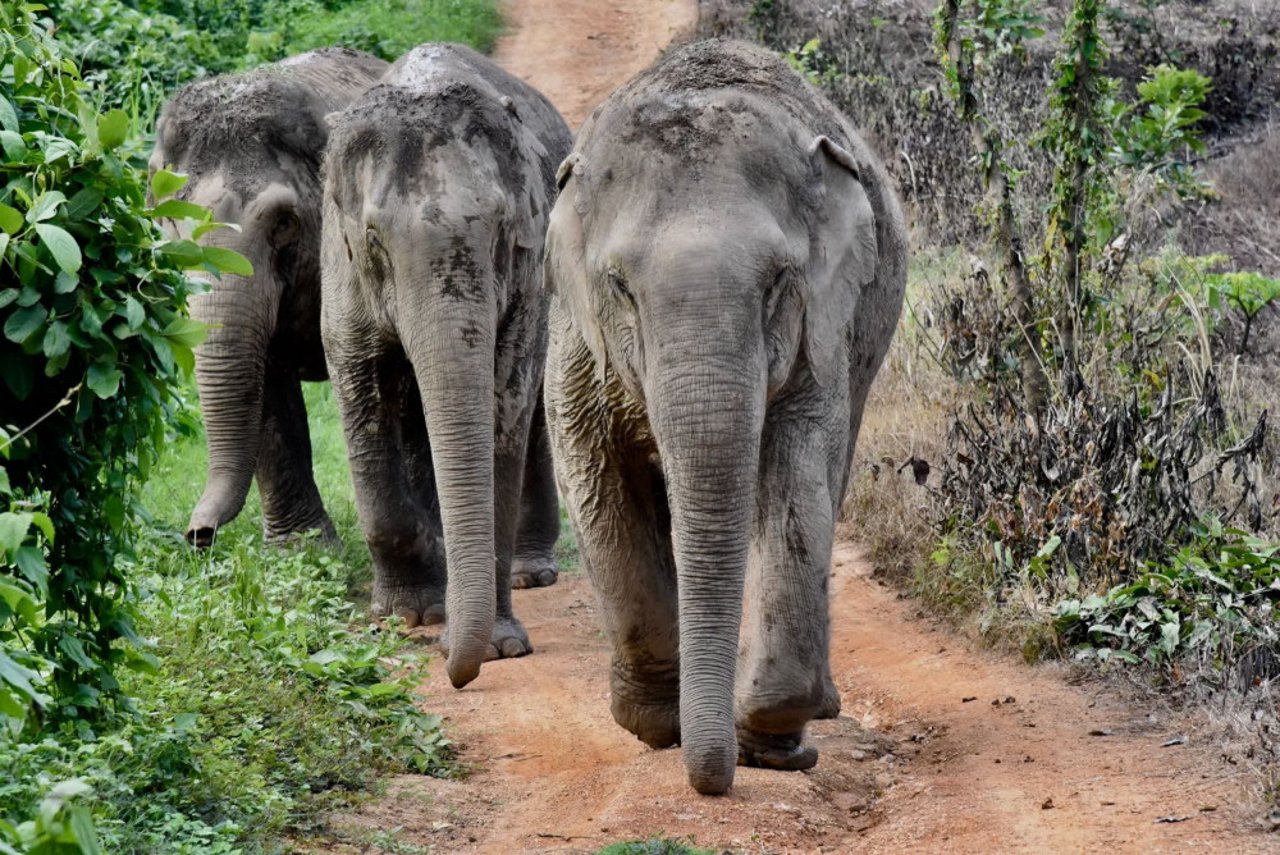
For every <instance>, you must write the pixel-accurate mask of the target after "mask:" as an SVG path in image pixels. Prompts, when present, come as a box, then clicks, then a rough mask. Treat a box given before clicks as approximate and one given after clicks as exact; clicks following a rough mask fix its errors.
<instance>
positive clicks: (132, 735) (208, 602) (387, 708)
mask: <svg viewBox="0 0 1280 855" xmlns="http://www.w3.org/2000/svg"><path fill="white" fill-rule="evenodd" d="M306 397H307V403H308V409H309V412H310V413H311V424H312V437H313V441H314V445H315V452H316V460H317V467H316V468H317V480H318V482H319V483H320V486H321V490H322V492H323V493H324V494H325V495H326V496H327V497H335V498H333V499H330V501H329V509H330V512H331V515H332V516H333V519H334V522H335V525H336V526H337V527H338V529H339V533H340V534H341V536H342V537H343V540H344V543H345V544H346V546H345V547H344V548H341V549H331V548H325V547H321V546H318V545H310V544H307V545H303V546H301V547H298V548H293V549H288V550H285V549H278V548H268V547H264V546H263V545H262V541H261V533H260V531H259V525H260V523H259V512H258V507H257V501H256V494H255V496H254V497H251V500H250V502H249V503H248V505H247V506H246V508H245V510H244V512H243V513H242V514H241V515H240V517H239V518H238V519H237V520H236V521H235V522H234V523H233V524H231V525H229V526H228V527H227V528H225V529H223V530H222V531H220V532H219V539H218V544H217V546H216V547H215V548H214V549H212V550H210V551H208V552H196V551H193V550H191V549H190V548H189V547H187V546H186V544H185V543H184V542H183V539H182V534H181V532H182V530H183V523H184V522H185V514H186V513H187V510H188V509H189V508H190V507H191V505H192V503H193V502H194V501H195V499H196V498H197V497H198V495H199V491H200V487H201V486H202V478H203V473H204V457H205V451H204V443H203V439H202V438H201V437H200V436H199V435H192V436H187V437H183V438H181V439H180V440H179V441H178V442H176V443H175V444H174V445H173V446H172V447H171V448H170V449H169V451H168V452H167V453H166V454H165V455H164V456H163V457H162V459H161V461H160V463H159V464H158V465H157V467H156V469H155V471H154V472H153V474H152V478H151V481H150V483H149V485H148V487H147V489H146V491H145V494H144V504H145V505H146V506H147V507H148V508H149V509H150V513H151V521H150V525H149V526H148V527H147V529H146V531H145V534H144V537H143V540H142V543H141V544H140V545H139V547H138V549H137V552H138V558H137V561H136V564H135V565H134V566H131V567H129V568H128V572H130V573H131V574H133V575H134V578H136V579H137V582H138V586H139V588H140V590H141V592H142V602H141V603H140V604H139V612H140V620H139V626H138V631H139V634H140V635H141V636H142V638H143V639H145V640H146V641H145V643H146V648H145V650H146V652H147V653H148V654H149V656H148V658H149V660H150V661H151V662H152V667H151V668H149V669H147V670H146V671H144V672H138V673H131V674H128V675H126V676H125V677H124V678H123V679H122V682H123V686H122V693H123V694H124V695H125V696H127V697H129V698H132V699H133V700H132V703H131V705H130V708H129V709H127V710H125V711H124V712H122V714H121V715H120V716H119V717H118V718H117V719H115V720H113V721H110V722H106V723H102V724H93V725H90V724H89V723H87V722H81V723H76V722H69V723H67V724H65V725H63V726H62V727H61V728H60V729H59V730H57V731H53V732H48V733H46V734H44V736H43V738H41V739H39V740H38V741H34V742H25V743H24V742H19V741H17V740H13V739H11V738H10V736H9V735H8V734H5V735H0V765H3V767H4V768H5V770H6V773H7V774H6V775H5V776H4V778H3V780H2V781H0V817H4V816H6V815H7V816H12V817H23V816H28V815H31V814H33V813H36V808H37V806H38V804H39V803H40V801H41V799H42V798H43V797H44V795H45V793H46V791H47V790H48V789H49V788H50V787H51V786H53V784H54V783H55V782H58V781H64V780H75V781H78V782H79V783H80V785H82V786H83V787H84V789H83V790H82V791H78V792H77V798H78V801H79V803H81V804H84V805H87V806H88V807H89V809H90V811H91V814H92V819H93V821H94V823H95V824H96V826H97V829H98V834H99V835H100V837H101V840H102V844H103V847H104V851H108V852H138V853H144V852H146V853H149V852H160V851H164V852H201V853H203V852H273V851H282V850H283V844H282V843H281V842H280V841H281V837H282V835H284V834H286V833H290V834H291V833H301V832H308V831H313V830H315V829H316V828H317V827H318V825H319V823H320V822H321V819H320V818H321V815H322V814H323V813H324V812H326V811H328V810H331V809H332V808H334V807H336V806H339V805H341V804H344V803H347V802H349V801H350V800H351V799H353V798H356V797H358V794H359V793H360V792H361V791H365V790H368V789H370V788H371V787H373V786H374V785H375V783H376V781H377V779H378V777H379V776H384V775H386V774H389V773H395V772H417V773H425V774H432V775H448V774H450V773H451V770H452V767H451V765H450V763H451V761H450V752H449V749H448V744H447V742H446V741H445V740H444V738H443V735H442V734H441V731H440V726H439V724H440V723H439V719H438V717H436V716H433V715H428V714H427V713H424V712H422V711H421V710H420V709H419V708H418V706H417V705H416V702H417V701H419V700H420V699H419V698H418V697H417V695H415V693H414V691H413V686H414V685H416V683H417V682H418V680H419V679H420V672H421V668H422V667H423V666H424V664H427V663H426V659H425V657H422V656H418V655H415V654H414V653H413V652H411V651H408V650H406V649H405V643H404V642H403V641H402V640H401V639H400V638H399V636H398V635H397V634H396V633H394V632H387V631H379V630H378V629H377V628H376V626H374V625H373V624H371V623H370V622H369V620H368V619H367V617H366V611H365V608H364V606H363V605H358V603H359V602H360V600H361V599H362V594H361V590H362V589H363V586H364V585H365V583H366V582H367V580H368V578H369V564H368V553H367V551H366V550H364V548H363V540H362V538H361V536H360V533H359V529H358V526H357V524H356V519H355V513H354V509H353V505H352V503H351V499H350V487H349V480H348V476H347V472H346V458H345V451H344V446H343V441H342V436H341V428H340V423H339V420H338V418H337V413H336V407H335V405H334V402H333V399H332V394H331V391H330V389H329V388H328V387H327V386H319V385H315V386H309V387H308V388H307V390H306ZM410 675H412V676H413V679H412V680H411V679H409V677H410Z"/></svg>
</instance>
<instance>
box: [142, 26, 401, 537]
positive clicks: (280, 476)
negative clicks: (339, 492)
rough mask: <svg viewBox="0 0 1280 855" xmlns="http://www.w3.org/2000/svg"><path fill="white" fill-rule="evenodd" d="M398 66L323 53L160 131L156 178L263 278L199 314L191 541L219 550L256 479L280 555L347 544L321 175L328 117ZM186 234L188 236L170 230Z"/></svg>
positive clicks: (230, 80)
mask: <svg viewBox="0 0 1280 855" xmlns="http://www.w3.org/2000/svg"><path fill="white" fill-rule="evenodd" d="M386 69H387V63H385V62H383V61H382V60H380V59H377V58H376V57H373V56H370V55H368V54H364V53H360V52H358V51H352V50H338V49H332V50H317V51H311V52H309V53H304V54H301V55H299V56H295V57H293V58H291V59H286V60H283V61H281V62H278V63H275V64H273V65H266V66H263V67H261V68H258V69H255V70H253V71H249V72H246V73H244V74H232V75H225V76H222V77H214V78H211V79H208V80H202V81H198V82H196V83H192V84H190V85H189V86H186V87H185V88H183V89H181V90H179V91H178V93H177V94H175V95H174V96H173V98H172V99H171V100H170V101H169V102H168V104H166V105H165V107H164V110H163V112H162V113H161V115H160V120H159V122H158V124H157V126H156V147H155V150H154V151H153V152H152V155H151V164H150V165H151V171H152V172H155V171H156V170H157V169H160V168H162V167H167V168H169V169H173V170H176V171H178V172H183V173H186V174H187V175H188V180H187V183H186V185H185V186H184V187H183V188H182V190H181V191H180V192H179V198H181V199H185V200H188V201H191V202H195V203H197V204H200V205H203V206H205V207H206V208H209V209H210V210H211V211H212V212H213V217H214V219H215V220H217V221H219V222H223V223H233V224H236V225H238V226H239V231H235V230H233V229H218V230H216V231H213V232H210V233H208V234H206V235H204V236H203V237H202V238H201V242H202V243H205V244H217V245H219V246H222V247H226V248H227V249H232V250H235V251H236V252H239V253H240V254H241V255H243V256H245V258H247V259H248V260H249V261H250V263H252V265H253V275H252V276H249V277H243V276H234V275H230V274H224V275H223V276H222V277H220V278H217V279H212V278H211V279H210V281H209V285H210V290H209V291H208V292H207V293H204V294H202V295H199V296H197V297H194V298H193V299H192V300H191V313H192V315H193V316H194V317H195V318H197V319H198V320H201V321H204V322H206V323H209V324H211V325H212V327H211V329H210V331H209V336H208V338H207V339H206V340H205V341H204V343H203V344H201V345H200V346H199V347H197V348H196V383H197V386H198V389H199V392H200V403H201V406H202V408H203V411H204V421H205V433H206V437H207V441H208V445H209V471H208V478H207V481H206V486H205V489H204V494H203V495H202V496H201V498H200V501H199V502H198V503H197V505H196V507H195V510H194V511H193V512H192V514H191V522H190V524H189V525H188V527H187V540H188V541H190V542H191V543H192V544H194V545H196V546H201V547H205V546H210V545H212V543H213V539H214V536H215V534H216V532H217V530H218V529H219V528H221V527H222V526H224V525H226V524H227V523H229V522H230V521H231V520H233V519H235V517H236V515H237V514H239V513H240V509H241V508H242V507H244V501H245V497H246V496H247V495H248V493H249V485H250V483H251V482H252V480H253V478H254V477H255V476H256V477H257V479H258V491H259V493H260V495H261V498H262V517H263V520H262V524H263V533H264V538H265V539H266V540H267V541H268V542H279V541H283V540H287V539H289V538H291V537H293V536H296V535H298V534H300V533H302V532H306V531H311V530H317V529H318V530H319V531H321V532H322V533H323V534H324V535H325V536H326V537H329V538H333V537H335V533H334V529H333V523H332V522H330V520H329V516H328V514H327V513H326V512H325V509H324V504H323V503H322V502H321V499H320V492H319V490H317V489H316V483H315V478H314V477H313V475H312V469H311V436H310V433H309V431H308V428H307V413H306V409H305V407H304V405H303V401H302V386H301V381H303V380H323V379H325V376H326V369H325V362H324V353H323V351H322V350H321V346H320V204H321V179H320V164H321V159H322V154H323V152H324V147H325V142H326V140H327V139H328V136H329V132H328V126H327V125H326V124H325V120H324V118H325V116H326V115H327V114H329V113H331V112H333V111H334V110H340V109H342V108H343V107H345V106H346V105H347V104H349V103H350V102H351V100H352V99H353V98H355V97H356V96H357V95H359V94H360V93H361V92H363V91H364V90H365V89H367V88H368V87H369V86H371V85H372V84H373V83H374V82H375V81H377V79H378V78H379V77H380V76H381V75H382V74H383V72H385V71H386ZM165 225H166V227H167V228H168V229H169V230H170V231H171V232H172V233H174V234H175V236H176V235H177V234H178V232H179V226H178V224H175V223H172V222H167V223H165Z"/></svg>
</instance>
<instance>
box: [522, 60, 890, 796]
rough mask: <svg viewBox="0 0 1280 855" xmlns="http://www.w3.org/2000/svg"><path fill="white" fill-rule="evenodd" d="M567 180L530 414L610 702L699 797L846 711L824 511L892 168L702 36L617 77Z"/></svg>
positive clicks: (863, 343)
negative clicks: (593, 592)
mask: <svg viewBox="0 0 1280 855" xmlns="http://www.w3.org/2000/svg"><path fill="white" fill-rule="evenodd" d="M559 181H560V186H561V188H562V189H561V193H560V196H559V199H558V201H557V202H556V206H555V209H554V210H553V212H552V216H551V224H550V226H549V228H548V232H547V260H546V283H547V287H548V289H549V290H550V291H551V292H552V293H553V295H554V297H553V303H552V310H551V322H550V323H551V333H550V345H549V350H548V358H547V374H546V410H547V422H548V426H549V429H550V433H551V443H552V451H553V454H554V457H555V466H556V475H557V478H558V479H559V481H560V488H561V492H562V493H563V495H564V498H565V501H566V503H567V505H568V508H569V513H570V518H571V520H572V522H573V528H574V532H575V534H576V535H577V538H578V547H579V551H580V554H581V556H582V560H583V564H584V565H585V567H586V569H587V571H588V573H589V574H590V576H591V579H592V582H593V584H594V585H595V586H596V588H597V590H598V591H599V593H600V599H601V601H602V605H603V611H604V618H605V625H606V630H607V632H608V635H609V638H610V640H611V642H612V646H613V662H612V675H611V678H612V679H611V683H612V686H611V688H612V693H611V694H612V700H611V705H612V711H613V715H614V718H615V720H617V722H618V723H619V724H621V725H622V726H624V727H626V728H627V729H628V730H630V731H632V732H633V733H635V734H636V735H637V736H639V737H640V738H641V739H642V740H644V741H645V742H646V743H648V744H649V745H651V746H653V747H656V748H661V747H665V746H669V745H674V744H677V743H679V744H681V745H682V746H683V751H684V761H685V766H686V769H687V772H688V776H689V781H690V783H691V784H692V785H693V787H694V788H695V789H697V790H698V791H699V792H702V793H708V794H716V793H724V792H726V791H727V790H728V789H729V787H730V786H731V785H732V783H733V773H734V767H735V764H738V763H743V764H747V765H753V766H763V767H767V768H774V769H789V770H795V769H804V768H808V767H810V766H812V765H813V764H814V763H816V762H817V752H816V751H815V750H814V749H813V748H811V747H808V746H806V745H805V744H804V742H803V736H804V729H805V726H806V724H807V723H808V721H809V720H811V719H812V718H815V717H819V716H823V715H825V716H831V715H834V714H835V713H836V712H837V711H838V709H839V695H838V694H837V692H836V691H835V686H834V684H833V682H832V680H831V677H830V674H829V665H828V658H827V647H828V643H829V636H830V629H829V624H828V613H827V608H828V604H827V579H828V575H829V571H830V563H831V551H832V541H833V536H834V528H835V517H836V513H837V510H838V508H839V505H840V502H841V500H842V498H843V495H844V491H845V487H846V484H847V480H848V474H849V467H850V463H851V460H852V455H853V448H854V443H855V441H856V438H857V434H858V428H859V425H860V423H861V419H862V411H863V406H864V404H865V402H866V397H867V391H868V389H869V388H870V385H871V381H872V379H873V378H874V377H875V375H876V372H877V371H878V370H879V367H880V363H881V361H882V360H883V358H884V354H885V351H886V350H887V349H888V346H889V341H890V339H891V337H892V335H893V330H894V328H895V326H896V323H897V319H898V316H899V313H900V312H901V307H902V297H903V291H904V289H905V286H906V269H907V265H906V252H907V249H906V229H905V226H904V223H903V218H902V213H901V210H900V207H899V204H898V202H897V200H896V198H895V196H894V193H893V191H892V189H891V188H890V185H889V179H888V177H887V175H886V173H885V171H884V169H883V167H882V166H881V165H880V163H879V162H878V161H877V160H876V158H875V157H874V156H873V155H872V154H871V152H870V151H869V150H868V149H867V147H866V146H865V145H864V144H863V142H862V141H861V140H860V139H859V138H858V136H857V134H856V133H855V132H854V130H853V128H852V127H851V126H850V124H849V123H848V122H847V121H846V120H845V119H844V118H843V117H842V116H841V115H840V114H839V113H838V112H837V111H836V110H835V108H834V107H832V106H831V105H830V104H829V103H828V102H827V101H826V100H825V99H823V97H822V96H821V95H820V94H819V93H818V92H817V91H816V90H815V89H813V88H812V87H811V86H810V85H809V84H808V82H807V81H805V80H804V78H802V77H801V76H800V75H798V74H797V73H795V72H794V71H793V70H792V69H791V68H790V67H788V66H787V64H786V63H785V62H783V61H782V60H781V59H779V58H778V57H777V56H775V55H773V54H771V53H769V52H768V51H765V50H763V49H761V48H759V47H755V46H752V45H748V44H744V43H739V42H726V41H710V42H701V43H696V44H692V45H687V46H685V47H682V48H679V49H677V50H674V51H672V52H671V53H669V54H667V56H666V57H664V58H663V59H662V60H660V61H659V62H658V63H657V64H656V65H654V66H653V67H652V68H650V69H649V70H648V71H646V72H644V73H642V74H641V75H640V76H639V77H637V78H635V79H634V80H632V81H631V82H630V83H629V84H627V85H626V86H624V87H623V88H622V89H620V90H618V91H617V92H615V93H614V94H613V95H612V96H611V97H610V98H609V99H608V100H607V101H606V102H605V103H604V104H603V105H602V106H601V107H599V108H598V109H597V110H596V111H595V113H594V114H593V115H592V116H591V118H590V119H589V120H588V121H587V122H586V124H585V125H584V126H583V128H582V130H581V132H580V134H579V137H578V142H577V145H576V146H575V149H574V153H573V154H572V155H571V156H570V157H569V158H568V159H567V160H566V161H565V163H564V164H563V165H562V167H561V169H560V171H559ZM744 600H745V608H744ZM740 629H741V647H739V635H740Z"/></svg>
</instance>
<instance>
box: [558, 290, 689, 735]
mask: <svg viewBox="0 0 1280 855" xmlns="http://www.w3.org/2000/svg"><path fill="white" fill-rule="evenodd" d="M552 324H553V325H556V324H559V325H560V327H561V329H559V330H557V331H556V332H559V333H560V336H561V340H560V341H557V335H556V332H553V333H552V344H551V347H550V349H549V351H548V354H547V380H546V415H547V429H548V435H549V437H550V439H551V444H552V446H553V447H554V449H555V459H556V473H555V474H556V479H557V481H558V482H559V485H560V494H561V495H562V496H563V497H564V502H565V507H566V508H567V510H568V512H569V520H570V523H571V525H572V528H573V534H574V537H575V538H576V539H577V544H578V554H579V557H580V560H581V562H582V566H583V568H584V569H585V570H586V571H587V574H588V576H590V578H591V583H592V587H594V588H595V591H596V595H597V600H598V602H599V603H600V608H601V611H602V617H603V619H604V629H605V634H606V635H607V636H608V638H609V642H610V645H611V647H612V662H611V667H610V675H609V684H610V696H611V697H610V704H609V706H610V711H611V712H612V713H613V718H614V721H616V722H617V723H618V724H620V725H621V726H622V727H624V728H625V729H626V730H628V731H630V732H631V733H634V734H635V735H636V736H637V737H639V738H640V740H641V741H642V742H644V743H646V744H647V745H649V746H650V747H652V748H666V747H668V746H671V745H675V744H677V743H678V742H679V741H680V622H679V618H678V614H677V598H676V571H675V558H674V556H673V553H672V547H671V514H670V512H669V510H668V506H667V495H666V489H665V487H664V485H663V480H662V472H661V469H660V467H659V465H658V464H657V463H656V450H657V449H656V446H655V445H654V443H653V438H652V436H650V435H649V433H648V428H647V426H642V425H636V424H631V423H629V422H628V418H629V416H628V415H627V414H626V412H625V411H624V410H623V408H622V407H619V406H617V402H618V401H621V400H625V397H624V396H625V393H623V392H622V391H621V389H620V388H619V387H618V386H617V385H616V384H617V380H616V379H614V380H613V381H612V383H613V385H611V386H610V387H607V388H606V389H600V388H599V387H598V385H596V383H595V382H594V378H595V376H596V367H595V363H594V361H592V360H591V359H590V357H589V355H588V354H587V350H586V346H585V345H584V344H583V342H582V340H581V338H580V336H578V335H577V334H574V333H570V331H568V330H567V329H565V328H564V327H565V326H566V325H567V321H566V318H565V317H564V316H563V315H561V316H558V317H557V316H553V318H552Z"/></svg>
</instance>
